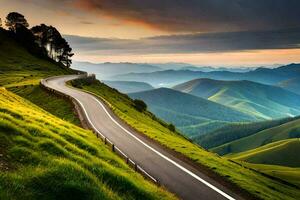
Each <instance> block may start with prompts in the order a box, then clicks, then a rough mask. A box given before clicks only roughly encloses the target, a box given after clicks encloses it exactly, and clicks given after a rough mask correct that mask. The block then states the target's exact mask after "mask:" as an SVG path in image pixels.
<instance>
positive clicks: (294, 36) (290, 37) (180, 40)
mask: <svg viewBox="0 0 300 200" xmlns="http://www.w3.org/2000/svg"><path fill="white" fill-rule="evenodd" d="M65 37H66V39H67V40H68V41H69V42H70V44H71V46H72V47H73V49H74V51H75V52H77V53H83V54H91V55H97V54H99V55H126V54H127V55H128V54H173V53H209V52H214V53H216V52H233V51H247V50H262V49H296V48H300V28H293V29H280V30H273V31H245V32H222V33H204V34H203V33H195V34H184V35H169V36H158V37H149V38H142V39H139V40H128V39H115V38H111V39H107V38H90V37H80V36H73V35H66V36H65Z"/></svg>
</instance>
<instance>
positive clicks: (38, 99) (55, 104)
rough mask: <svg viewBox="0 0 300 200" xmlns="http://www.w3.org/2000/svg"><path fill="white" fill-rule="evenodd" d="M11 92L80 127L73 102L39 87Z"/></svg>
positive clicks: (15, 89) (17, 89) (23, 88)
mask: <svg viewBox="0 0 300 200" xmlns="http://www.w3.org/2000/svg"><path fill="white" fill-rule="evenodd" d="M9 90H10V91H12V92H14V93H15V94H17V95H19V96H21V97H23V98H25V99H27V100H29V101H31V102H32V103H34V104H36V105H38V106H39V107H41V108H43V109H44V110H46V111H48V112H49V113H51V114H53V115H55V116H57V117H59V118H61V119H63V120H65V121H68V122H71V123H73V124H75V125H80V120H79V119H78V117H77V115H76V113H75V111H74V109H73V105H72V103H71V102H69V101H67V100H65V99H63V98H60V97H57V96H55V95H53V94H50V93H49V92H47V91H45V90H44V89H42V88H41V87H40V86H39V85H28V86H18V87H11V88H9Z"/></svg>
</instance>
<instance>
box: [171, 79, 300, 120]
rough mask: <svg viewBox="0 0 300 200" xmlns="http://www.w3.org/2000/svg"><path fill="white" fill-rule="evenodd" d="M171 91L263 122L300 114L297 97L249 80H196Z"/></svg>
mask: <svg viewBox="0 0 300 200" xmlns="http://www.w3.org/2000/svg"><path fill="white" fill-rule="evenodd" d="M173 89H175V90H178V91H181V92H186V93H189V94H192V95H195V96H198V97H202V98H205V99H208V100H210V101H213V102H216V103H219V104H223V105H226V106H230V107H232V108H235V109H236V110H239V111H242V112H244V113H247V114H249V115H252V116H255V117H256V118H258V119H262V120H263V119H279V118H284V117H291V116H292V117H293V116H297V115H300V95H297V94H295V93H292V92H289V91H287V90H284V89H282V88H279V87H275V86H270V85H264V84H260V83H255V82H252V81H219V80H212V79H195V80H192V81H188V82H186V83H182V84H179V85H177V86H175V87H173Z"/></svg>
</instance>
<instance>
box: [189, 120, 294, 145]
mask: <svg viewBox="0 0 300 200" xmlns="http://www.w3.org/2000/svg"><path fill="white" fill-rule="evenodd" d="M296 119H299V117H296V118H284V119H279V120H266V121H261V122H244V123H231V124H229V125H226V126H224V127H222V128H220V129H217V130H215V131H213V132H210V133H208V134H205V135H199V136H196V137H193V138H192V139H193V141H195V142H197V143H198V144H199V145H200V146H202V147H205V148H206V149H210V148H214V147H218V146H221V145H223V144H226V143H229V142H232V141H235V140H238V139H241V138H244V137H247V136H250V135H253V134H255V133H257V132H260V131H263V130H265V129H269V128H272V127H275V126H279V125H281V124H284V123H287V122H289V121H293V120H296Z"/></svg>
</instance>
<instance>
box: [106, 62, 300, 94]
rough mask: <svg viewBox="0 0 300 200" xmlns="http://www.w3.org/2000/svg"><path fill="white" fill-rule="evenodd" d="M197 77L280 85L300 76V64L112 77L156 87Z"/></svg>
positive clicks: (131, 74)
mask: <svg viewBox="0 0 300 200" xmlns="http://www.w3.org/2000/svg"><path fill="white" fill-rule="evenodd" d="M197 78H209V79H215V80H249V81H253V82H258V83H262V84H268V85H280V84H281V83H282V82H284V81H288V80H293V79H298V78H300V64H290V65H286V66H282V67H278V68H274V69H269V68H258V69H255V70H253V71H249V72H230V71H211V72H202V71H194V70H193V71H192V70H163V71H155V72H150V73H138V72H134V73H133V72H132V73H127V74H122V75H116V76H112V77H111V78H110V79H111V80H124V81H142V82H147V83H149V84H151V85H153V86H154V87H161V86H168V87H169V86H174V85H177V84H180V83H183V82H186V81H190V80H193V79H197ZM286 89H289V86H287V87H286ZM293 90H295V89H293Z"/></svg>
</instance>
